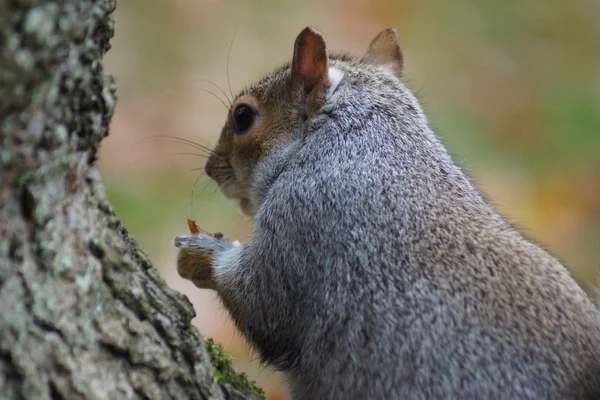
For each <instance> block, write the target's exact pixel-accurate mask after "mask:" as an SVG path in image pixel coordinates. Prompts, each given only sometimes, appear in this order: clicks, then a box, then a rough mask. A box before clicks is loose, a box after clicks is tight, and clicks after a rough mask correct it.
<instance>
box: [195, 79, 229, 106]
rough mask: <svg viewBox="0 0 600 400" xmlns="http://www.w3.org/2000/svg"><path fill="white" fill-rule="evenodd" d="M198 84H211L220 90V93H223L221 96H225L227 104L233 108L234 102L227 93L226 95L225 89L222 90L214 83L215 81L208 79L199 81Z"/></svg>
mask: <svg viewBox="0 0 600 400" xmlns="http://www.w3.org/2000/svg"><path fill="white" fill-rule="evenodd" d="M198 82H206V83H210V84H211V85H213V86H214V87H215V88H217V89H218V90H219V92H221V94H222V95H223V96H225V100H227V102H228V103H229V108H231V102H232V100H231V99H230V98H229V97H228V96H227V93H225V91H224V90H223V89H221V86H219V85H217V84H216V83H214V82H213V81H211V80H208V79H198Z"/></svg>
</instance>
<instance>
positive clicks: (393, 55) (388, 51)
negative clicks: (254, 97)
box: [362, 28, 404, 78]
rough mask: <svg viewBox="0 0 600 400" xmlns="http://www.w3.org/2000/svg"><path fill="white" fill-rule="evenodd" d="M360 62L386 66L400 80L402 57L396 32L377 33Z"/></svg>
mask: <svg viewBox="0 0 600 400" xmlns="http://www.w3.org/2000/svg"><path fill="white" fill-rule="evenodd" d="M362 60H363V61H365V62H367V63H369V64H376V65H382V64H383V65H387V66H388V67H390V68H391V69H392V71H394V73H395V74H396V76H397V77H398V78H400V77H401V76H402V72H403V70H404V56H403V55H402V49H401V48H400V41H399V39H398V32H396V30H395V29H394V28H388V29H384V30H382V31H381V32H379V34H378V35H377V36H375V39H373V41H372V42H371V44H370V45H369V48H368V49H367V53H366V54H365V55H364V56H363V58H362Z"/></svg>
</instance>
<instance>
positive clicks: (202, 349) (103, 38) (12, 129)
mask: <svg viewBox="0 0 600 400" xmlns="http://www.w3.org/2000/svg"><path fill="white" fill-rule="evenodd" d="M115 5H116V4H115V1H114V0H82V1H80V0H63V1H39V0H0V398H2V399H21V398H24V399H34V398H36V399H38V398H39V399H45V398H46V399H50V398H51V399H62V398H64V399H116V398H118V399H165V398H177V399H185V398H190V399H204V398H214V399H224V398H254V395H255V394H259V393H258V392H254V391H253V390H252V389H251V388H249V387H247V386H244V385H240V384H239V382H243V381H241V380H237V379H235V384H236V386H235V387H234V386H233V385H232V384H231V383H229V382H225V381H222V382H219V381H217V380H216V379H215V376H214V373H213V372H214V370H213V365H212V364H211V355H210V354H209V353H207V351H206V346H205V344H204V342H203V340H202V338H201V336H200V335H199V334H198V332H197V331H196V329H194V328H193V327H192V326H191V324H190V321H191V319H192V317H193V316H194V311H193V309H192V306H191V304H190V302H189V301H188V300H187V298H185V297H184V296H182V295H181V294H179V293H177V292H175V291H173V290H171V289H169V288H168V287H167V286H166V285H165V282H164V281H163V279H162V278H161V277H160V275H159V274H158V272H157V270H156V269H154V268H153V267H152V265H151V264H150V262H149V260H148V258H147V257H146V255H145V254H144V252H143V251H142V250H141V249H140V248H139V246H138V244H137V242H136V241H135V240H134V239H133V238H132V237H131V236H130V235H129V234H128V232H127V230H126V229H125V227H123V226H122V224H121V222H120V220H119V218H118V217H117V216H116V215H115V213H114V212H113V210H112V208H111V206H110V205H109V204H108V202H107V200H106V196H105V190H104V186H103V183H102V180H101V177H100V174H99V172H98V168H97V166H96V157H97V152H98V146H99V144H100V141H101V140H102V139H103V138H104V137H105V136H106V135H107V134H108V123H109V121H110V118H111V116H112V114H113V112H114V108H115V105H116V85H115V83H114V81H113V80H112V78H110V77H108V76H106V75H105V74H104V73H103V69H102V64H101V59H102V56H103V55H104V54H105V53H106V51H108V49H109V40H110V38H111V37H112V35H113V23H112V20H111V19H110V14H111V13H112V11H113V10H114V8H115Z"/></svg>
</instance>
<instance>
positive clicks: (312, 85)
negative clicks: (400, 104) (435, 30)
mask: <svg viewBox="0 0 600 400" xmlns="http://www.w3.org/2000/svg"><path fill="white" fill-rule="evenodd" d="M380 67H384V68H385V69H386V72H387V73H388V74H389V73H390V72H391V74H392V75H395V77H396V78H400V77H401V75H402V70H403V56H402V51H401V49H400V43H399V41H398V35H397V32H396V30H395V29H385V30H383V31H382V32H380V33H379V34H378V35H377V36H376V37H375V38H374V39H373V40H372V42H371V44H370V45H369V47H368V49H367V51H366V53H365V55H364V56H363V57H362V58H360V59H356V58H351V57H348V56H330V55H329V54H328V51H327V46H326V44H325V39H324V38H323V35H321V33H319V32H318V31H316V30H314V29H312V28H310V27H307V28H305V29H304V30H303V31H302V32H300V34H299V35H298V37H297V38H296V41H295V43H294V52H293V59H292V62H291V64H286V65H284V66H282V67H280V68H278V69H276V70H275V71H273V72H272V73H270V74H269V75H267V76H266V77H264V78H263V79H262V80H260V81H259V82H258V83H257V84H255V85H253V86H251V87H249V88H247V89H245V90H243V91H242V92H241V93H239V94H238V95H237V96H236V97H235V100H234V101H233V103H232V105H231V108H230V109H229V112H228V115H227V120H226V122H225V125H224V126H223V129H222V131H221V135H220V138H219V141H218V143H217V145H216V146H215V148H214V150H213V152H212V154H211V156H210V157H209V158H208V160H207V162H206V165H205V171H206V174H207V175H208V176H209V177H211V178H212V179H214V180H215V181H216V182H217V183H218V184H219V187H220V189H221V191H222V192H223V193H224V194H225V196H226V197H229V198H233V199H236V200H238V201H239V203H240V207H241V209H242V211H243V212H244V213H245V214H247V215H250V216H252V215H254V214H255V213H256V211H257V209H258V206H259V204H258V203H259V201H258V199H257V198H256V196H255V194H253V190H252V189H253V180H254V175H255V171H256V167H257V166H258V165H259V164H260V163H261V162H262V161H263V160H265V159H266V158H267V157H269V156H270V155H271V153H272V152H273V150H274V148H276V147H277V146H280V145H283V144H285V143H289V142H291V141H293V140H294V139H297V138H298V137H299V136H300V135H302V134H303V133H304V132H305V131H306V126H307V123H308V122H309V121H310V120H311V119H312V118H313V117H315V116H316V115H317V114H318V113H319V112H320V111H321V110H322V108H323V107H324V106H325V105H326V104H327V102H328V100H329V98H330V97H331V96H332V95H333V93H334V92H335V91H336V89H337V88H338V86H339V85H340V84H342V81H343V79H344V76H345V74H346V73H348V72H352V71H353V70H355V69H357V68H358V69H360V70H363V71H369V69H373V70H375V69H376V68H380Z"/></svg>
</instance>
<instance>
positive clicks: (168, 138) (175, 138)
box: [132, 135, 213, 154]
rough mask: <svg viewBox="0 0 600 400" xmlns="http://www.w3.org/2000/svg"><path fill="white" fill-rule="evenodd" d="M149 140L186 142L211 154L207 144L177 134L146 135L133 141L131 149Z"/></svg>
mask: <svg viewBox="0 0 600 400" xmlns="http://www.w3.org/2000/svg"><path fill="white" fill-rule="evenodd" d="M150 140H165V141H171V142H174V143H179V144H187V145H189V146H192V147H194V148H196V149H198V150H203V151H206V152H207V153H209V154H212V151H213V150H212V149H211V148H209V147H207V146H204V145H201V144H200V143H196V142H194V141H192V140H189V139H185V138H182V137H178V136H171V135H152V136H146V137H144V138H141V139H140V140H138V141H137V142H135V143H134V144H133V146H132V149H134V148H135V147H137V146H138V145H140V144H142V143H144V142H147V141H150Z"/></svg>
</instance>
